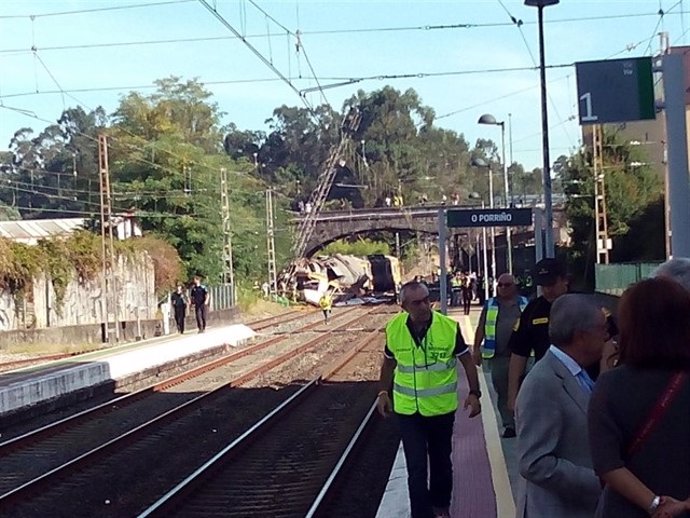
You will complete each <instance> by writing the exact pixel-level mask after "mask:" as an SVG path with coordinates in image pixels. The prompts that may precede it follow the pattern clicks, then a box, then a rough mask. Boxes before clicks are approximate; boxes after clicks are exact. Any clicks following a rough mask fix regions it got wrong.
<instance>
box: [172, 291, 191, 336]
mask: <svg viewBox="0 0 690 518" xmlns="http://www.w3.org/2000/svg"><path fill="white" fill-rule="evenodd" d="M170 303H171V304H172V307H173V311H174V313H175V324H177V330H178V331H179V332H180V333H184V320H185V318H186V317H187V297H186V296H185V294H184V293H178V292H174V293H173V294H172V295H171V296H170Z"/></svg>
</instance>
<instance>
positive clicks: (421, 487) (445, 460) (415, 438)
mask: <svg viewBox="0 0 690 518" xmlns="http://www.w3.org/2000/svg"><path fill="white" fill-rule="evenodd" d="M398 421H399V423H400V434H401V435H402V443H403V451H404V452H405V462H406V463H407V487H408V489H409V492H410V506H411V508H412V518H433V516H434V513H433V508H434V507H437V508H447V507H448V506H450V495H451V493H452V491H453V465H452V463H451V459H450V455H451V451H452V449H453V423H454V421H455V413H454V412H451V413H450V414H444V415H439V416H433V417H424V416H422V415H419V414H414V415H409V416H408V415H400V414H398ZM427 458H428V462H427ZM427 480H428V483H427Z"/></svg>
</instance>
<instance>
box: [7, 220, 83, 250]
mask: <svg viewBox="0 0 690 518" xmlns="http://www.w3.org/2000/svg"><path fill="white" fill-rule="evenodd" d="M84 222H85V220H84V219H83V218H63V219H29V220H20V221H0V237H4V238H7V239H10V240H12V241H16V242H19V243H26V244H29V245H35V244H36V243H37V242H38V241H39V240H40V239H45V238H48V237H54V236H63V235H68V234H71V233H72V232H74V231H75V230H77V229H80V228H84Z"/></svg>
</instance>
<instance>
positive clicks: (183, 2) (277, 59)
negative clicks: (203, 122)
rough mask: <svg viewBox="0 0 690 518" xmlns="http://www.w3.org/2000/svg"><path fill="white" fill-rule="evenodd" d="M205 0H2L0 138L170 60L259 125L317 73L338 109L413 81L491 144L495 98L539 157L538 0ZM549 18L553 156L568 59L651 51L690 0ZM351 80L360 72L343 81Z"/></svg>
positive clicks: (588, 6) (128, 84)
mask: <svg viewBox="0 0 690 518" xmlns="http://www.w3.org/2000/svg"><path fill="white" fill-rule="evenodd" d="M206 4H207V5H208V6H210V7H211V8H212V9H213V8H215V10H216V12H217V13H218V15H219V17H220V18H222V20H221V19H219V17H216V16H214V14H213V13H212V12H211V11H210V10H209V9H207V8H206V7H205V6H204V2H202V1H199V0H169V1H165V0H81V1H73V0H52V1H51V0H41V1H39V0H0V150H2V149H7V147H8V145H9V141H10V139H11V138H12V135H13V134H14V132H15V131H17V130H18V129H20V128H22V127H31V128H33V129H34V130H36V131H40V130H41V129H42V128H43V127H45V126H46V125H47V124H49V123H52V122H53V121H55V120H56V119H58V118H59V116H60V114H61V112H62V110H63V109H65V108H67V107H71V106H76V105H81V106H82V107H84V108H85V109H87V110H89V109H93V108H95V107H97V106H99V105H100V106H103V107H104V108H105V109H106V111H108V112H109V113H110V112H112V111H114V110H115V109H116V107H117V104H118V100H119V99H120V97H121V96H122V95H124V94H126V93H127V92H129V91H131V90H139V91H141V92H143V93H151V92H153V89H152V88H150V87H151V85H152V83H153V81H154V80H156V79H159V78H163V77H168V76H170V75H175V76H180V77H182V78H185V79H189V78H198V79H199V80H200V81H201V82H203V83H205V84H206V86H207V88H208V89H209V90H210V91H211V92H213V94H214V97H213V99H214V100H215V101H216V102H217V103H218V105H219V107H220V108H221V110H222V111H223V112H225V113H226V115H225V117H224V122H225V123H230V122H232V123H234V124H236V125H237V127H238V128H240V129H251V130H266V129H267V127H266V125H265V120H266V119H268V118H269V117H270V116H271V113H272V111H273V109H274V108H276V107H278V106H281V105H283V104H285V105H288V106H303V104H302V100H301V99H300V97H299V95H298V93H297V92H296V91H295V90H300V89H303V88H313V87H316V86H317V81H316V79H315V78H314V77H316V78H318V83H319V84H320V85H321V86H322V87H324V90H323V94H321V93H319V92H318V91H316V92H313V93H307V94H305V99H306V100H307V101H308V102H309V103H311V104H313V105H316V104H319V103H321V102H323V101H324V97H325V100H326V101H327V102H328V103H330V104H331V105H332V106H333V107H334V108H335V109H337V110H339V111H340V110H342V106H343V102H344V101H345V100H346V99H348V98H349V97H350V96H351V95H353V94H354V93H355V92H357V90H359V89H362V90H365V91H373V90H376V89H380V88H382V87H383V86H385V85H391V86H393V87H395V88H397V89H399V90H403V91H404V90H406V89H408V88H414V89H415V90H416V91H417V92H418V93H419V95H420V97H421V99H422V102H423V104H425V105H427V106H430V107H432V108H433V109H434V110H435V112H436V115H437V121H436V124H437V125H438V126H440V127H443V128H447V129H452V130H455V131H457V132H458V133H462V134H463V135H464V136H465V138H466V139H467V140H468V141H469V142H470V144H471V145H474V143H475V142H476V140H477V139H478V138H491V139H493V140H494V141H495V142H497V143H499V145H500V140H501V130H500V127H498V126H487V125H478V124H477V120H478V119H479V117H480V116H481V115H482V114H484V113H490V114H492V115H494V116H495V117H496V119H497V120H499V121H501V120H502V121H506V129H507V131H506V155H507V156H508V158H509V157H510V150H511V147H512V155H513V160H514V161H516V162H520V163H522V164H523V165H524V166H525V167H526V168H528V169H531V168H534V167H540V166H541V164H542V148H541V108H540V98H539V72H538V70H537V69H536V66H537V65H538V63H539V48H538V28H537V24H536V19H537V10H536V9H535V8H533V7H527V6H525V5H523V4H524V2H523V0H473V1H472V0H455V1H428V0H416V1H392V0H388V1H367V0H349V1H317V0H283V1H269V0H215V1H214V0H208V1H207V2H206ZM659 12H663V13H664V15H663V16H661V15H660V14H659ZM511 17H512V18H513V19H514V20H516V21H518V23H514V22H513V21H511ZM544 18H545V26H544V34H545V48H546V64H547V66H550V67H552V68H549V69H548V70H547V85H548V92H549V110H548V114H549V127H550V131H549V134H550V138H551V145H550V148H551V157H552V160H554V159H555V158H556V157H558V156H559V155H562V154H569V153H570V152H572V151H575V150H577V149H578V148H579V146H580V140H581V138H580V128H579V126H578V123H577V118H576V116H577V102H578V100H577V86H576V78H575V67H574V66H573V64H574V63H575V62H578V61H591V60H602V59H610V58H614V57H615V58H623V57H637V56H644V55H653V54H654V53H657V52H658V49H659V37H658V33H659V32H661V31H666V32H668V34H669V38H670V42H671V43H672V44H673V45H682V44H687V43H688V40H690V0H686V1H685V2H683V1H682V0H681V1H678V0H637V1H624V0H596V1H586V0H561V2H560V4H558V5H556V6H551V7H547V8H546V9H545V11H544ZM520 21H521V23H520ZM231 29H234V30H235V31H236V32H237V33H239V34H241V35H243V36H246V38H245V41H246V42H248V43H249V44H250V45H251V46H252V47H253V48H254V50H255V52H256V53H255V52H253V51H252V50H251V49H250V48H249V46H248V45H247V44H245V43H244V42H243V41H242V40H240V39H238V38H236V37H234V36H233V33H232V31H231ZM298 31H299V40H300V42H301V48H300V50H299V51H297V50H296V45H295V42H296V41H297V37H296V34H297V32H298ZM185 40H186V41H185ZM32 49H34V50H32ZM257 53H258V54H260V56H262V57H263V61H262V59H261V58H260V57H259V56H257ZM264 61H267V62H269V63H272V64H273V67H274V68H275V69H276V70H277V72H279V73H280V74H282V76H283V77H284V78H286V79H287V81H284V80H282V79H280V78H279V76H278V73H277V72H276V70H272V69H271V68H269V67H268V66H267V65H266V63H265V62H264ZM310 65H311V66H310ZM382 76H406V77H398V78H385V77H382ZM347 79H362V80H361V81H357V82H355V83H352V84H346V85H341V86H338V84H339V83H343V82H345V80H347ZM288 82H289V83H290V84H291V85H292V86H291V85H290V84H288ZM293 87H294V88H293ZM508 130H509V131H508ZM511 143H512V146H511Z"/></svg>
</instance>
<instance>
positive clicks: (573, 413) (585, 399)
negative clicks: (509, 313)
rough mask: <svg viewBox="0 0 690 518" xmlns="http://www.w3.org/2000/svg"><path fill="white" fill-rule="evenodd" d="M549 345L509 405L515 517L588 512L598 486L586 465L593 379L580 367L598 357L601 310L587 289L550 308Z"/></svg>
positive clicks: (581, 516) (554, 517)
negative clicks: (515, 466)
mask: <svg viewBox="0 0 690 518" xmlns="http://www.w3.org/2000/svg"><path fill="white" fill-rule="evenodd" d="M549 336H550V339H551V343H552V344H553V345H551V347H550V348H549V350H548V351H547V353H546V355H545V356H544V358H543V359H542V360H541V361H539V362H537V363H536V365H535V366H534V368H533V369H532V370H531V371H530V373H529V374H528V375H527V377H526V378H525V381H524V383H523V385H522V387H521V388H520V392H519V394H518V398H517V404H516V409H515V415H516V423H517V438H518V441H517V450H518V461H519V467H520V475H521V480H520V486H519V490H518V503H517V517H518V518H592V517H593V516H594V511H595V509H596V505H597V501H598V499H599V495H600V494H601V486H600V484H599V479H598V478H597V476H596V475H595V474H594V470H593V469H592V460H591V457H590V452H589V442H588V439H587V405H588V403H589V398H590V394H591V392H592V387H593V386H594V382H593V381H592V379H591V378H590V377H589V376H588V375H587V372H586V371H585V370H584V369H585V368H586V367H588V366H590V365H593V364H595V363H597V362H598V361H599V360H600V359H601V355H602V351H603V348H604V344H605V342H606V341H607V340H608V338H609V337H608V331H607V326H606V317H605V316H604V313H603V312H602V310H601V308H599V307H598V306H596V305H595V304H594V303H593V302H591V301H590V300H588V298H587V297H585V296H582V295H576V294H570V295H562V296H561V297H559V298H558V299H557V300H556V301H555V302H554V303H553V307H552V308H551V315H550V321H549Z"/></svg>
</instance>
